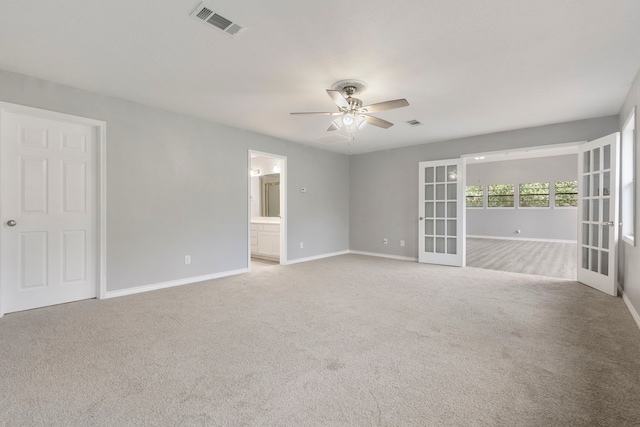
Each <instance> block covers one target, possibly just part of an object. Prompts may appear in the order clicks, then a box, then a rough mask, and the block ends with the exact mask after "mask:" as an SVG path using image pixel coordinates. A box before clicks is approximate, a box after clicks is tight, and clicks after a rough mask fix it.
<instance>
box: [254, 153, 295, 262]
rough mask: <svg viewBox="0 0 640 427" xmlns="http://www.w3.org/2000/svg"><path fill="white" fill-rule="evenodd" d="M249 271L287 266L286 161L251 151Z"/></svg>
mask: <svg viewBox="0 0 640 427" xmlns="http://www.w3.org/2000/svg"><path fill="white" fill-rule="evenodd" d="M248 166H249V167H248V172H249V173H248V176H249V181H248V190H249V191H248V195H249V200H248V207H249V212H248V217H249V221H248V228H249V232H248V235H249V242H248V249H249V250H248V256H247V267H248V268H249V270H252V269H253V270H255V269H262V268H268V267H270V266H273V265H278V264H286V263H287V239H286V235H287V191H286V189H287V185H286V183H287V179H286V177H287V158H286V157H284V156H280V155H277V154H272V153H265V152H261V151H254V150H249V153H248Z"/></svg>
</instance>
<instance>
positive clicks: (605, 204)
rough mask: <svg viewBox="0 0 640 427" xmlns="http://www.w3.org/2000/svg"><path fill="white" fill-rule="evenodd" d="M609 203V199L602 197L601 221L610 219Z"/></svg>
mask: <svg viewBox="0 0 640 427" xmlns="http://www.w3.org/2000/svg"><path fill="white" fill-rule="evenodd" d="M609 204H610V201H609V199H602V222H609V221H611V219H609V218H610V216H609Z"/></svg>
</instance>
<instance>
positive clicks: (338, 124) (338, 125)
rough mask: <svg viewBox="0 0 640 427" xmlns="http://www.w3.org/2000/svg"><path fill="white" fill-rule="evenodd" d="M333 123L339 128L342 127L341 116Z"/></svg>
mask: <svg viewBox="0 0 640 427" xmlns="http://www.w3.org/2000/svg"><path fill="white" fill-rule="evenodd" d="M333 125H334V126H335V127H337V128H338V129H340V128H341V127H342V119H341V118H340V117H338V118H337V119H335V120H334V121H333Z"/></svg>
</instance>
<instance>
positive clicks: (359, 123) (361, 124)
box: [356, 116, 367, 129]
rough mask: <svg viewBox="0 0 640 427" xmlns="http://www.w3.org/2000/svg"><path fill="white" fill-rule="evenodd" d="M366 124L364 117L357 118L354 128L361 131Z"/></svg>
mask: <svg viewBox="0 0 640 427" xmlns="http://www.w3.org/2000/svg"><path fill="white" fill-rule="evenodd" d="M366 124H367V121H366V120H365V118H364V116H358V117H357V118H356V127H357V128H358V129H362V128H363V127H365V125H366Z"/></svg>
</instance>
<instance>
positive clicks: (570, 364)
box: [0, 255, 640, 426]
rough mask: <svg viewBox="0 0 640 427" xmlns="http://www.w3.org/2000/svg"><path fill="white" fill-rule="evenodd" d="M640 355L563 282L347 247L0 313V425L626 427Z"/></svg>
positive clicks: (605, 306)
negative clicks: (199, 279) (160, 286)
mask: <svg viewBox="0 0 640 427" xmlns="http://www.w3.org/2000/svg"><path fill="white" fill-rule="evenodd" d="M639 355H640V330H639V329H638V328H637V326H636V325H635V323H634V321H633V319H632V318H631V316H630V315H629V313H628V311H627V309H626V307H625V305H624V303H623V302H622V300H621V299H620V298H613V297H609V296H606V295H604V294H602V293H599V292H597V291H595V290H592V289H590V288H588V287H585V286H582V285H580V284H578V283H576V282H571V281H566V280H560V279H552V278H544V277H538V276H530V275H522V274H514V273H506V272H499V271H490V270H480V269H475V268H464V269H462V268H455V267H444V266H431V265H423V264H418V263H413V262H405V261H396V260H388V259H381V258H370V257H364V256H358V255H346V256H340V257H334V258H329V259H324V260H318V261H314V262H307V263H302V264H295V265H291V266H274V267H269V268H265V269H262V270H260V271H257V272H252V273H249V274H244V275H240V276H234V277H228V278H224V279H218V280H214V281H209V282H203V283H200V284H194V285H186V286H182V287H177V288H171V289H165V290H161V291H155V292H149V293H145V294H138V295H133V296H128V297H122V298H115V299H110V300H105V301H97V300H88V301H84V302H79V303H72V304H65V305H59V306H55V307H49V308H44V309H39V310H32V311H28V312H22V313H14V314H9V315H6V316H5V317H4V318H3V319H0V378H1V381H0V424H3V425H7V426H18V425H29V426H62V425H65V426H66V425H83V426H84V425H96V426H130V425H149V426H151V425H153V426H160V425H162V426H168V425H170V426H191V425H216V426H217V425H220V426H270V425H274V426H371V425H384V426H460V425H465V426H494V425H503V426H559V425H563V426H565V425H569V426H586V425H590V426H593V425H606V426H625V425H638V420H640V405H639V404H638V402H640V381H639V379H640V357H639Z"/></svg>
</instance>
